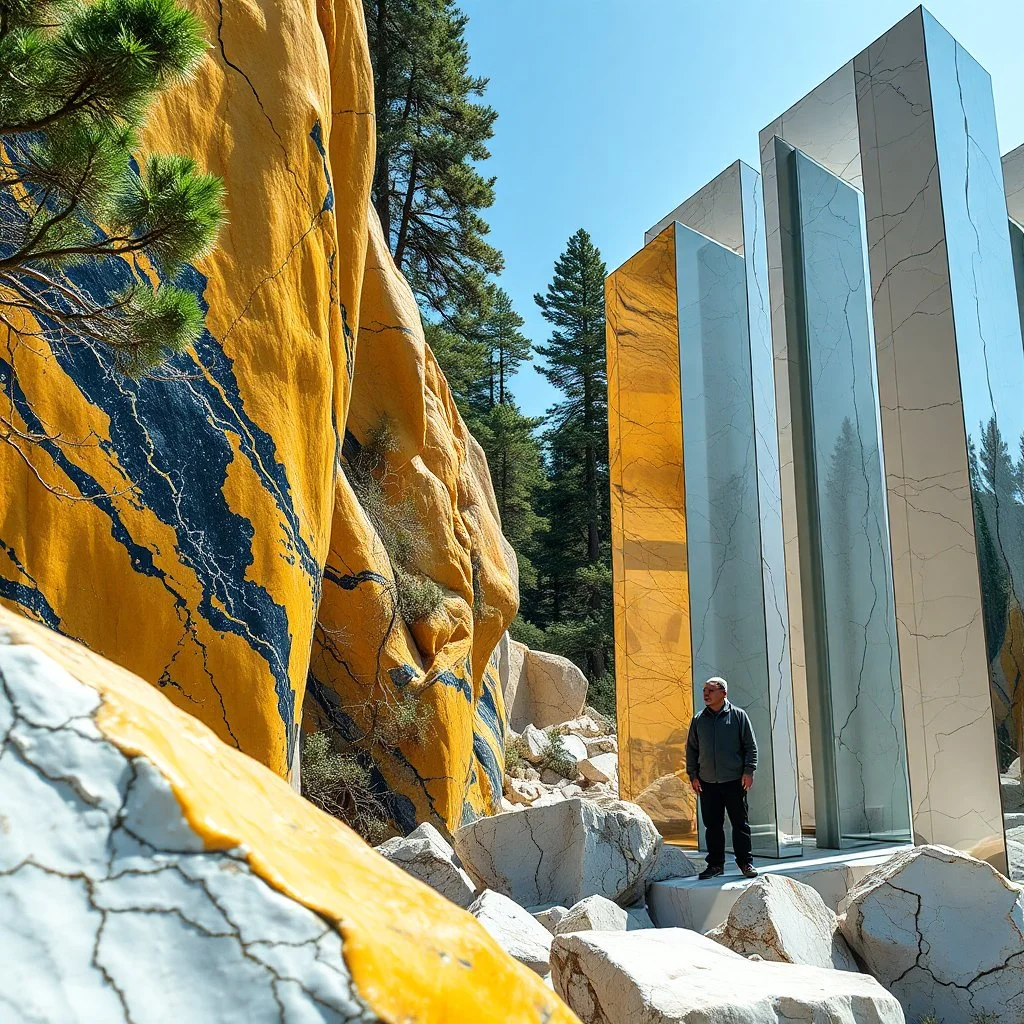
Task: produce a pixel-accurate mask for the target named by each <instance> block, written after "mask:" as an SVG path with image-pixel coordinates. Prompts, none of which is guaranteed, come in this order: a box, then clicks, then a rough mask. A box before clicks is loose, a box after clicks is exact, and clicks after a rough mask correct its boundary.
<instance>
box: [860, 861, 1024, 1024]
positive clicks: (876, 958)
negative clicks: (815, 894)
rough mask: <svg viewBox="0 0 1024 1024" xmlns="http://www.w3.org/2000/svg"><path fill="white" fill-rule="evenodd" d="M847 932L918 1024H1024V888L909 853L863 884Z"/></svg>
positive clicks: (978, 866)
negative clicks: (930, 1020) (933, 1022)
mask: <svg viewBox="0 0 1024 1024" xmlns="http://www.w3.org/2000/svg"><path fill="white" fill-rule="evenodd" d="M840 909H841V910H842V909H845V911H846V913H845V915H844V916H843V917H842V918H841V919H840V926H841V928H842V931H843V934H844V935H845V937H846V939H847V941H848V942H849V944H850V946H851V947H852V949H853V951H854V952H855V953H856V954H857V955H858V956H859V957H860V959H861V960H862V961H863V963H864V964H865V966H866V967H867V969H868V970H869V971H870V972H871V973H872V974H873V975H874V976H875V977H876V978H878V980H879V981H880V982H881V983H882V984H883V985H884V986H885V987H886V988H888V989H889V990H890V991H891V992H892V993H893V995H895V996H896V997H897V998H898V999H899V1001H900V1002H901V1003H902V1004H903V1009H904V1010H905V1011H906V1013H907V1017H908V1019H910V1020H918V1019H919V1018H922V1017H925V1016H926V1015H928V1014H934V1015H935V1016H936V1017H937V1018H938V1019H939V1020H940V1021H950V1022H956V1024H959V1022H961V1021H962V1022H964V1024H967V1022H968V1021H971V1020H972V1019H974V1018H973V1017H972V1015H974V1016H976V1017H977V1016H982V1015H986V1014H987V1015H988V1016H985V1017H984V1019H985V1020H986V1021H987V1022H989V1024H1019V1022H1020V1021H1021V1020H1024V888H1022V887H1021V886H1019V885H1016V884H1014V883H1013V882H1011V881H1009V880H1008V879H1006V878H1004V877H1003V876H1002V875H1000V874H999V873H998V872H997V871H996V870H995V869H994V868H993V867H991V866H990V865H988V864H985V863H983V862H982V861H979V860H976V859H975V858H973V857H970V856H968V855H967V854H965V853H961V852H959V851H958V850H952V849H950V848H948V847H944V846H918V847H916V848H913V849H908V850H901V851H900V852H899V853H897V854H895V855H894V856H893V857H891V858H890V859H889V860H888V861H886V862H885V863H884V864H883V865H882V866H881V867H879V868H877V869H876V870H875V871H873V872H872V873H871V874H869V875H867V876H865V877H864V878H863V879H861V881H860V882H859V883H858V884H857V885H856V886H854V888H853V889H852V890H851V891H850V894H849V896H848V897H847V899H846V900H845V901H844V904H843V905H842V906H841V907H840Z"/></svg>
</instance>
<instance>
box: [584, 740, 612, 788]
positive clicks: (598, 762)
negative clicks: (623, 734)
mask: <svg viewBox="0 0 1024 1024" xmlns="http://www.w3.org/2000/svg"><path fill="white" fill-rule="evenodd" d="M573 739H576V737H573ZM578 742H582V741H578ZM584 752H586V750H585V748H584ZM579 770H580V775H582V776H583V778H585V779H586V780H587V782H614V783H615V784H616V786H617V785H618V782H619V755H618V754H613V753H607V754H595V755H594V756H593V757H583V758H580V760H579Z"/></svg>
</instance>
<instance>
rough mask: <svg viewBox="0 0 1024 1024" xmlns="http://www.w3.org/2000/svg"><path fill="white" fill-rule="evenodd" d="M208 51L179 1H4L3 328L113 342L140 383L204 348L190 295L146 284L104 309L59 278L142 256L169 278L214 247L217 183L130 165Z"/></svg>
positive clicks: (183, 160)
mask: <svg viewBox="0 0 1024 1024" xmlns="http://www.w3.org/2000/svg"><path fill="white" fill-rule="evenodd" d="M204 51H205V43H204V42H203V37H202V31H201V25H200V22H199V20H198V19H197V18H196V17H195V16H194V15H193V14H191V13H190V12H188V11H187V10H185V9H184V8H182V7H180V6H178V4H177V3H175V2H174V0H96V2H94V3H76V4H72V3H67V2H63V0H3V2H0V137H2V139H3V143H4V148H5V161H4V163H3V165H2V167H0V205H2V208H3V216H2V217H0V322H3V323H4V324H5V325H6V326H8V327H10V328H13V329H15V330H21V331H24V330H33V329H35V328H33V327H32V326H31V324H32V323H34V324H36V325H37V329H38V331H39V332H40V333H41V334H43V335H44V336H45V337H47V338H48V339H49V340H51V341H54V342H58V341H61V342H69V341H73V340H81V341H84V342H86V343H91V344H105V345H109V346H111V347H112V348H113V349H114V351H115V354H116V357H117V361H118V364H119V365H120V367H121V368H122V369H123V370H125V371H126V372H129V373H141V372H143V371H144V370H146V369H148V368H150V367H151V366H153V365H154V364H155V363H157V362H159V361H160V360H161V359H163V358H165V357H166V356H167V355H168V354H170V353H172V352H175V351H178V350H180V349H181V348H183V347H185V346H187V345H188V344H190V343H191V342H192V341H194V340H195V339H196V338H197V337H198V336H199V334H200V333H201V331H202V329H203V323H204V315H203V312H202V310H201V309H200V306H199V303H198V301H197V299H196V297H195V296H194V295H193V294H191V293H189V292H186V291H184V290H183V289H180V288H176V287H174V286H173V285H171V284H166V283H162V284H160V285H158V286H157V287H154V286H153V285H152V284H151V283H150V281H149V280H148V279H147V278H146V277H145V276H144V275H143V274H141V273H136V274H135V275H134V283H133V284H131V285H130V286H129V287H128V288H126V289H125V290H123V291H122V292H121V293H120V294H119V295H117V296H115V297H114V298H113V299H112V300H109V301H100V300H96V299H94V298H93V297H92V296H90V295H89V294H87V293H86V291H85V290H83V289H81V288H78V287H76V286H75V285H74V284H73V283H72V282H70V281H69V280H68V279H67V277H66V276H65V275H64V273H63V272H64V271H66V270H67V269H68V268H70V267H72V266H74V265H76V264H88V263H95V262H97V261H99V260H103V259H111V258H113V259H116V258H119V257H123V258H125V259H134V258H135V257H137V256H140V255H145V256H146V257H147V258H148V260H149V262H150V263H151V264H152V265H153V266H154V267H155V268H156V269H157V271H158V272H159V273H160V276H161V278H162V279H165V280H166V279H168V278H172V277H173V276H174V275H175V274H176V273H177V271H178V270H179V269H180V268H181V267H182V266H184V265H185V264H186V263H188V262H190V261H192V260H193V259H195V258H197V257H198V256H201V255H203V254H204V253H206V252H207V251H208V250H209V249H210V248H211V246H212V245H213V242H214V240H215V238H216V235H217V232H218V230H219V228H220V225H221V223H222V221H223V216H224V214H223V188H222V185H221V182H220V180H219V179H217V178H215V177H213V176H211V175H207V174H203V173H201V172H200V171H199V170H198V168H197V167H196V165H195V163H194V161H192V160H191V159H189V158H187V157H183V156H176V155H151V156H150V157H149V159H148V161H147V163H146V166H145V167H144V168H143V170H142V171H141V173H140V172H138V171H136V170H135V168H134V166H133V164H132V160H131V158H132V153H133V151H134V149H135V148H136V146H137V142H138V131H139V129H140V127H141V125H142V122H143V120H144V118H145V115H146V112H147V110H148V109H149V107H150V105H151V104H152V102H153V101H154V100H155V99H156V97H157V96H158V95H159V94H160V93H161V92H163V91H164V90H166V89H168V88H170V87H171V86H173V85H175V84H176V83H178V82H181V81H183V80H185V79H187V78H189V77H190V76H191V75H192V74H193V73H194V72H195V70H196V68H197V67H198V65H199V62H200V60H201V59H202V57H203V53H204ZM98 225H99V226H98ZM26 316H27V317H28V319H27V320H26V319H25V317H26Z"/></svg>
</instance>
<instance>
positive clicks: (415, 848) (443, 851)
mask: <svg viewBox="0 0 1024 1024" xmlns="http://www.w3.org/2000/svg"><path fill="white" fill-rule="evenodd" d="M376 849H377V852H378V853H379V854H380V855H381V856H382V857H384V858H386V859H387V860H389V861H391V863H392V864H396V865H397V866H398V867H400V868H401V869H402V870H403V871H406V872H408V874H410V875H412V877H413V878H418V879H419V880H420V881H421V882H424V883H426V884H427V885H429V886H430V888H431V889H433V890H434V891H435V892H439V893H440V894H441V895H442V896H444V897H445V898H446V899H449V900H451V901H452V903H455V904H457V905H458V906H460V907H462V908H463V909H465V908H466V907H468V906H469V905H470V903H472V902H473V900H474V899H476V888H475V887H474V885H473V880H472V879H471V878H470V877H469V875H467V874H466V872H465V871H463V869H462V868H461V867H459V865H458V864H457V863H456V861H455V851H454V850H453V849H452V845H451V843H449V842H448V841H447V840H446V839H445V838H444V836H442V835H441V833H440V832H438V831H437V829H436V828H434V826H433V825H431V824H430V822H429V821H425V822H423V824H421V825H419V826H418V827H417V828H415V829H414V830H413V831H412V832H410V833H409V834H408V835H407V836H405V837H404V838H402V837H400V836H399V837H396V838H395V839H389V840H388V841H387V842H386V843H384V844H382V845H381V846H378V847H377V848H376Z"/></svg>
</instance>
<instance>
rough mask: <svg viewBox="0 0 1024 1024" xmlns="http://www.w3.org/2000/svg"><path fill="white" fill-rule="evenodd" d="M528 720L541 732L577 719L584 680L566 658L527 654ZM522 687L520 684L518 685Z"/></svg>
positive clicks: (584, 695)
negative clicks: (540, 729) (549, 727)
mask: <svg viewBox="0 0 1024 1024" xmlns="http://www.w3.org/2000/svg"><path fill="white" fill-rule="evenodd" d="M525 674H526V685H527V687H528V688H529V705H530V721H531V722H533V724H534V725H537V726H539V727H540V728H542V729H546V728H548V726H551V725H559V724H561V723H562V722H565V721H567V720H568V719H571V718H576V717H577V716H578V715H579V714H580V713H581V712H582V711H583V708H584V705H585V704H586V702H587V677H586V676H585V675H584V674H583V673H582V672H581V671H580V669H579V668H577V666H576V665H574V664H573V663H572V662H571V661H569V659H568V658H563V657H561V656H560V655H557V654H547V653H546V652H544V651H531V650H527V652H526V666H525ZM520 686H522V683H520Z"/></svg>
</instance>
